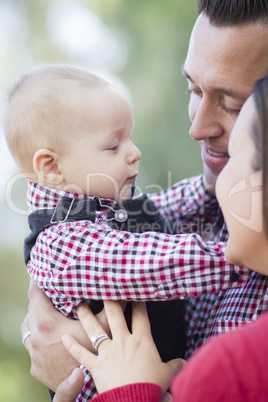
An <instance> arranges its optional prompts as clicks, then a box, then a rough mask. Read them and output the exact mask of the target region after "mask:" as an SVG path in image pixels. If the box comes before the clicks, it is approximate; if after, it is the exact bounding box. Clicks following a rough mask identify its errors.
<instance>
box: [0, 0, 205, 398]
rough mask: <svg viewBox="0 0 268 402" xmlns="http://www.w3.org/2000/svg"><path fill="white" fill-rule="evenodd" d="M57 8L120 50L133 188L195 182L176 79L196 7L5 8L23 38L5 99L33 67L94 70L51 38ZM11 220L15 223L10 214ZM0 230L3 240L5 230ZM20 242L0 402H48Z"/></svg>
mask: <svg viewBox="0 0 268 402" xmlns="http://www.w3.org/2000/svg"><path fill="white" fill-rule="evenodd" d="M57 3H59V4H60V5H61V6H64V4H66V5H67V4H73V5H75V6H80V7H84V9H85V10H90V11H91V12H92V13H95V14H96V15H97V16H98V17H99V19H100V20H101V21H102V22H103V23H104V24H105V26H107V27H108V28H109V29H110V32H113V34H114V35H115V36H116V38H117V40H118V41H119V42H122V43H123V45H124V46H125V49H126V53H127V59H126V62H125V63H123V65H122V66H121V67H120V66H117V67H116V68H114V70H113V71H112V74H113V75H116V76H117V77H118V79H120V80H121V81H122V82H123V83H124V85H125V86H126V87H127V88H128V90H129V92H130V95H131V100H132V104H133V109H134V116H135V128H134V133H133V135H134V140H135V143H136V144H137V146H138V147H139V148H140V150H141V152H142V155H143V156H142V160H141V167H140V175H139V181H138V186H139V187H140V188H141V191H143V192H153V191H157V190H158V189H159V188H166V187H167V186H169V185H171V184H172V183H174V182H176V181H178V180H180V179H182V178H184V177H189V176H191V175H195V174H199V173H200V172H201V171H202V165H201V158H200V149H199V145H198V144H195V143H194V141H193V140H191V139H190V137H189V136H188V131H189V126H190V122H189V118H188V113H187V103H188V99H187V96H186V95H185V89H186V86H187V85H186V82H185V79H184V78H183V77H182V76H181V73H180V70H181V66H182V64H183V62H184V59H185V57H186V52H187V47H188V40H189V37H190V32H191V29H192V26H193V24H194V21H195V19H196V15H197V14H196V11H195V1H194V0H191V1H188V0H176V1H171V0H165V1H163V0H153V1H152V0H127V1H126V0H125V1H124V0H75V1H74V0H73V1H71V0H69V1H62V0H18V1H17V0H16V1H15V0H11V1H4V0H3V1H2V2H1V4H2V6H3V4H5V7H6V8H8V7H11V8H12V10H13V12H14V10H15V13H17V15H18V17H19V20H20V23H21V24H22V25H21V26H22V27H24V28H23V29H24V30H23V31H22V30H21V32H20V28H19V29H18V30H17V31H14V32H15V34H13V37H12V43H11V44H10V45H9V46H7V49H6V51H5V54H4V56H5V57H4V58H3V62H2V72H1V79H0V85H1V93H2V94H3V93H4V92H5V91H6V89H7V87H8V86H9V85H10V84H11V83H12V82H13V80H14V79H15V78H16V77H17V76H18V75H19V74H20V73H22V72H23V71H25V70H27V69H28V68H32V67H34V66H35V65H36V64H38V63H69V64H72V65H80V66H82V67H85V68H89V69H90V68H91V66H90V65H89V64H87V62H86V60H85V59H83V58H79V57H78V56H74V55H71V54H68V52H66V51H65V50H64V49H62V48H60V47H59V46H58V45H57V44H56V43H55V41H53V39H52V38H51V35H50V34H49V32H48V22H47V18H48V17H47V15H48V12H49V10H50V7H51V6H52V5H55V4H57ZM1 4H0V6H1ZM1 15H2V16H1ZM59 17H60V16H59ZM1 18H4V14H3V13H2V14H1V9H0V22H1ZM2 22H4V21H2ZM1 25H2V26H3V24H1ZM20 35H21V37H20ZM22 37H23V38H24V42H23V43H22ZM107 72H108V73H109V71H107ZM157 186H159V187H157ZM12 219H17V217H16V215H15V214H13V215H12ZM17 222H18V224H19V225H25V233H27V228H26V218H25V219H24V220H23V222H24V223H21V222H22V220H21V219H20V220H18V221H17ZM1 230H2V231H3V233H4V231H5V227H2V228H1ZM22 242H23V238H21V241H20V242H17V241H16V242H15V243H16V244H13V243H12V239H10V246H8V248H7V247H5V248H4V247H3V246H2V247H0V261H1V274H0V275H1V280H0V297H1V303H0V400H1V401H7V402H43V401H44V402H45V401H48V400H49V397H48V393H47V390H46V388H45V387H44V386H42V385H40V384H39V383H37V381H35V380H34V379H33V378H32V377H31V376H30V360H29V356H28V353H27V351H26V350H25V349H24V348H23V347H22V345H21V336H20V330H19V328H20V323H21V322H22V320H23V318H24V316H25V314H26V312H27V304H28V301H27V289H28V281H29V279H28V275H27V273H26V269H25V267H24V263H23V256H22Z"/></svg>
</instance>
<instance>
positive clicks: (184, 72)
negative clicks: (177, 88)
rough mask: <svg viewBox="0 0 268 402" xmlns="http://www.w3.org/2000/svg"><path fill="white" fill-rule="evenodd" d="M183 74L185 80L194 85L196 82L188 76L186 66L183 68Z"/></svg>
mask: <svg viewBox="0 0 268 402" xmlns="http://www.w3.org/2000/svg"><path fill="white" fill-rule="evenodd" d="M181 73H182V75H183V76H184V77H185V78H187V80H189V81H191V82H193V83H194V80H193V79H192V78H191V76H190V74H188V73H187V71H186V70H185V67H184V65H183V66H182V68H181Z"/></svg>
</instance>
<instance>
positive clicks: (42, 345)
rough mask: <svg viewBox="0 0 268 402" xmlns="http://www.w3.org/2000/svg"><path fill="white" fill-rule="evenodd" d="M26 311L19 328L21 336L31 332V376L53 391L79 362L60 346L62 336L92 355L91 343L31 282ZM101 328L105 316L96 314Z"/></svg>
mask: <svg viewBox="0 0 268 402" xmlns="http://www.w3.org/2000/svg"><path fill="white" fill-rule="evenodd" d="M28 296H29V300H30V303H29V310H28V314H27V316H26V317H25V319H24V322H23V323H22V325H21V333H22V335H23V334H25V333H26V332H27V331H29V330H30V331H31V336H29V337H28V338H27V339H26V341H25V347H26V349H27V350H28V352H29V354H30V357H31V374H32V376H33V377H34V378H36V379H37V380H38V381H40V382H42V383H43V384H44V385H46V386H47V387H48V388H50V389H51V390H53V391H55V390H56V389H57V387H58V386H59V384H60V383H61V382H62V381H63V380H65V379H66V378H67V377H68V376H69V375H70V374H71V373H72V371H73V370H74V368H75V367H77V366H78V362H77V361H76V360H75V359H74V358H73V357H72V356H71V354H70V353H68V352H67V350H66V349H65V347H64V346H63V344H62V341H61V337H62V335H63V334H72V335H73V336H75V338H76V339H77V340H78V341H79V343H81V344H82V345H83V346H84V347H85V348H87V349H89V350H91V351H93V348H92V345H91V342H90V340H89V338H88V336H87V334H86V333H85V331H84V329H83V327H82V326H81V324H80V322H79V321H78V320H71V319H69V318H66V317H65V316H64V315H63V314H61V313H60V312H58V311H57V310H56V309H55V308H54V306H53V305H52V303H51V301H50V300H49V299H48V297H47V296H46V295H45V294H44V293H43V292H42V291H41V290H40V289H39V288H38V286H37V285H36V283H35V281H33V280H31V283H30V288H29V292H28ZM98 319H99V321H100V323H101V325H102V326H103V325H104V328H107V320H106V316H105V314H104V313H102V312H101V313H100V314H98Z"/></svg>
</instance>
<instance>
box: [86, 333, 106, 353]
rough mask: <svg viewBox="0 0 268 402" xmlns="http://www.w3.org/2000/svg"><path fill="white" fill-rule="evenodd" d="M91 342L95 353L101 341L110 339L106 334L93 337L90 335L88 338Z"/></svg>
mask: <svg viewBox="0 0 268 402" xmlns="http://www.w3.org/2000/svg"><path fill="white" fill-rule="evenodd" d="M89 339H90V340H91V342H92V346H93V348H94V349H95V350H96V352H97V351H98V347H99V346H100V344H101V342H102V341H105V339H110V338H109V336H108V335H107V334H101V335H99V336H95V335H92V336H90V338H89Z"/></svg>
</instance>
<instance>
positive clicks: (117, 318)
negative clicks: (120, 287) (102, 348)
mask: <svg viewBox="0 0 268 402" xmlns="http://www.w3.org/2000/svg"><path fill="white" fill-rule="evenodd" d="M104 308H105V313H106V316H107V320H108V323H109V327H110V330H111V333H112V337H113V339H116V338H117V337H119V336H120V335H122V334H124V335H125V334H126V333H127V334H129V330H128V327H127V323H126V319H125V316H124V312H123V310H122V306H121V304H120V302H118V301H108V300H106V301H104Z"/></svg>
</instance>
